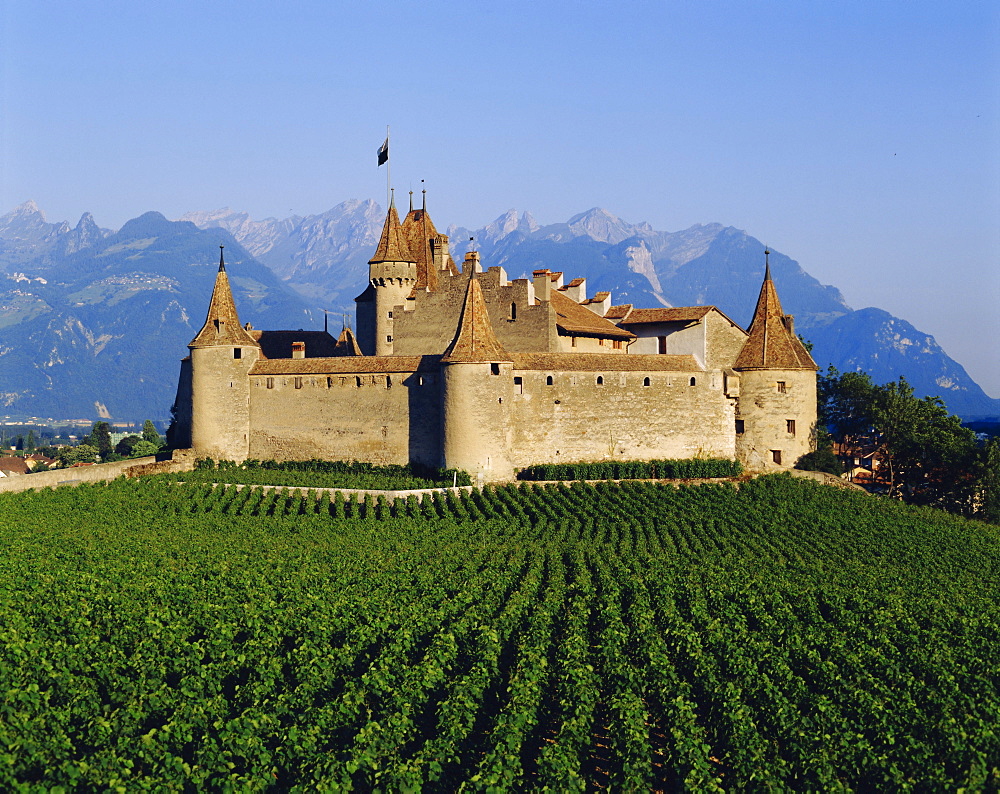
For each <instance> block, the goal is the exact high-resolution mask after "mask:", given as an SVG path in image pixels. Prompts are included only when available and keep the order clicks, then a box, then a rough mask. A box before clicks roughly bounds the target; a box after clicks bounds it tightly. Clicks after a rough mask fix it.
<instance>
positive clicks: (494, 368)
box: [490, 364, 500, 375]
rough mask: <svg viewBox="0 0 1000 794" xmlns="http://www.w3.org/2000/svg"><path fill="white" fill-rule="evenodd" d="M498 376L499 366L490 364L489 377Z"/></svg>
mask: <svg viewBox="0 0 1000 794" xmlns="http://www.w3.org/2000/svg"><path fill="white" fill-rule="evenodd" d="M499 374H500V365H499V364H490V375H499Z"/></svg>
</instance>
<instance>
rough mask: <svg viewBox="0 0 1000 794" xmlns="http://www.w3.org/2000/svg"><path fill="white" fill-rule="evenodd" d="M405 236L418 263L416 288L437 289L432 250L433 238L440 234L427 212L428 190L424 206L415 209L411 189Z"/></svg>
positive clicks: (404, 228)
mask: <svg viewBox="0 0 1000 794" xmlns="http://www.w3.org/2000/svg"><path fill="white" fill-rule="evenodd" d="M402 232H403V236H404V237H405V238H406V244H407V246H408V247H409V250H410V254H411V255H412V256H413V258H414V260H415V261H416V263H417V283H416V285H415V286H414V290H419V289H429V290H431V291H434V290H435V289H437V283H438V277H437V269H436V268H435V267H434V256H433V253H432V252H431V240H432V239H434V238H436V237H437V236H438V232H437V229H435V228H434V221H432V220H431V216H430V215H429V214H428V213H427V191H426V190H425V191H424V206H422V207H421V208H420V209H418V210H415V209H413V191H410V211H409V212H408V213H407V215H406V218H405V219H404V220H403V225H402Z"/></svg>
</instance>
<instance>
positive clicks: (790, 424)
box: [785, 419, 795, 436]
mask: <svg viewBox="0 0 1000 794" xmlns="http://www.w3.org/2000/svg"><path fill="white" fill-rule="evenodd" d="M785 432H786V433H790V434H791V435H793V436H794V435H795V420H794V419H786V420H785Z"/></svg>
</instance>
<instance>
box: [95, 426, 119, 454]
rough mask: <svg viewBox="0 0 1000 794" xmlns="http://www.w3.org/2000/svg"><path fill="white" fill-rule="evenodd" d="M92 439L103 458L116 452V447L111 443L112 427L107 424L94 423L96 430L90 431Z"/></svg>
mask: <svg viewBox="0 0 1000 794" xmlns="http://www.w3.org/2000/svg"><path fill="white" fill-rule="evenodd" d="M90 438H91V441H92V444H93V446H95V447H97V451H98V452H99V453H100V455H101V457H102V458H105V457H107V456H108V455H110V454H111V453H112V452H114V446H113V445H112V443H111V427H110V426H109V425H108V423H107V422H94V429H93V430H91V431H90Z"/></svg>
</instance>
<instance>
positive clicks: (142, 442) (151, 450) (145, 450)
mask: <svg viewBox="0 0 1000 794" xmlns="http://www.w3.org/2000/svg"><path fill="white" fill-rule="evenodd" d="M159 451H160V445H159V444H154V443H153V442H152V441H147V440H146V439H144V438H140V439H139V441H138V442H137V443H136V445H135V446H134V447H132V457H133V458H141V457H145V456H146V455H155V454H156V453H157V452H159Z"/></svg>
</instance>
